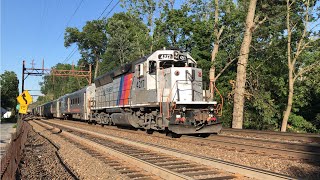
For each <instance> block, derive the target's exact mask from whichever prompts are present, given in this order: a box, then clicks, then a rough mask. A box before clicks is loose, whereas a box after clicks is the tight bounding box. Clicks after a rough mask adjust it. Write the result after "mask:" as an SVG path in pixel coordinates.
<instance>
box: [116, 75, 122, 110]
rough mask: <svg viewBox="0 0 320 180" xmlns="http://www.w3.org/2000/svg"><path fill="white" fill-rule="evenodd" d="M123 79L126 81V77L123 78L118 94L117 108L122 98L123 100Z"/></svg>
mask: <svg viewBox="0 0 320 180" xmlns="http://www.w3.org/2000/svg"><path fill="white" fill-rule="evenodd" d="M123 79H124V76H121V79H120V85H119V92H118V99H117V106H118V105H119V103H120V98H121V94H122V87H123Z"/></svg>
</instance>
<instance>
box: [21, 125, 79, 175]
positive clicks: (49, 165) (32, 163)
mask: <svg viewBox="0 0 320 180" xmlns="http://www.w3.org/2000/svg"><path fill="white" fill-rule="evenodd" d="M56 152H57V148H56V147H55V146H53V145H52V144H51V143H50V142H49V141H48V140H47V139H45V138H44V137H42V136H40V135H39V134H38V133H36V132H35V131H33V130H31V131H30V132H29V134H28V137H27V142H26V144H25V148H24V150H23V153H22V156H21V161H20V163H19V169H18V171H17V172H16V179H77V178H76V177H74V176H73V174H72V173H70V172H68V169H67V168H66V167H65V166H64V165H63V164H61V162H60V159H59V158H58V156H57V155H56Z"/></svg>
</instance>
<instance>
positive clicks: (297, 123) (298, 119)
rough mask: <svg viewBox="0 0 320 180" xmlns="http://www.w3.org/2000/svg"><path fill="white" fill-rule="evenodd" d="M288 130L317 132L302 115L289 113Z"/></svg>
mask: <svg viewBox="0 0 320 180" xmlns="http://www.w3.org/2000/svg"><path fill="white" fill-rule="evenodd" d="M288 131H290V132H307V133H315V132H317V128H316V127H315V126H314V125H313V124H312V123H310V122H308V121H307V120H305V119H304V118H303V117H302V116H298V115H296V114H293V113H291V115H290V116H289V121H288Z"/></svg>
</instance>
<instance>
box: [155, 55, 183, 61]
mask: <svg viewBox="0 0 320 180" xmlns="http://www.w3.org/2000/svg"><path fill="white" fill-rule="evenodd" d="M158 58H159V59H161V60H163V59H168V60H170V59H177V60H180V61H185V60H187V57H186V56H184V55H177V56H175V57H173V55H172V54H159V55H158Z"/></svg>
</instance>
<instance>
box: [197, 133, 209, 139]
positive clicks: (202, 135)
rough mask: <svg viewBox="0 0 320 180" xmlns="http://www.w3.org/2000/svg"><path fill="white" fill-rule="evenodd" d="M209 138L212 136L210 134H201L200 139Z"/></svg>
mask: <svg viewBox="0 0 320 180" xmlns="http://www.w3.org/2000/svg"><path fill="white" fill-rule="evenodd" d="M209 136H210V134H209V133H203V134H199V137H202V138H207V137H209Z"/></svg>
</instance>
